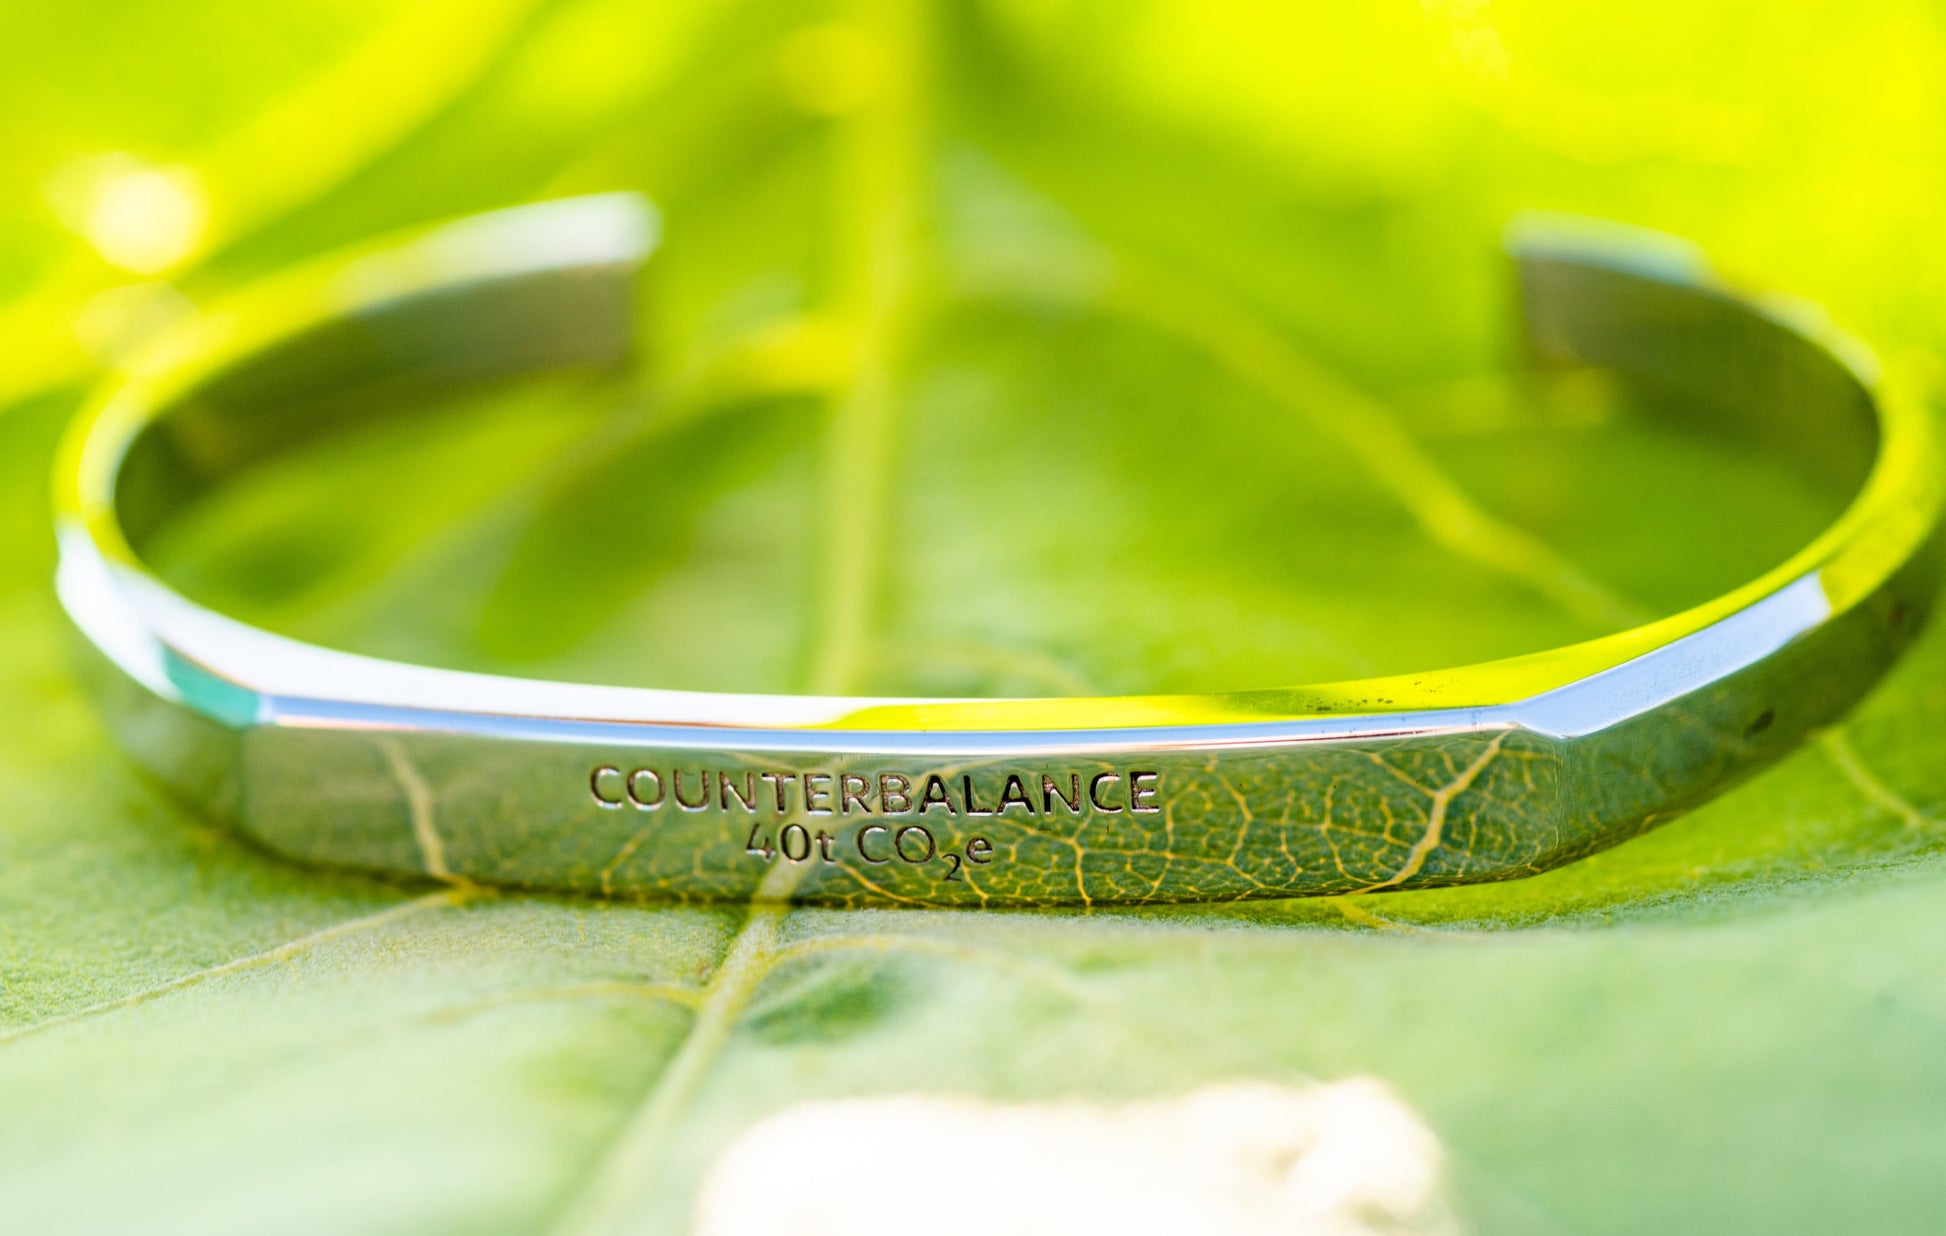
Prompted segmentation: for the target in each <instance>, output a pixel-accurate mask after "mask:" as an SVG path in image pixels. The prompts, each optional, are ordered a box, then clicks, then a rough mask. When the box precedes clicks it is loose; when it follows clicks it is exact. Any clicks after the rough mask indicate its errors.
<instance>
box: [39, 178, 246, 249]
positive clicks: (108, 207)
mask: <svg viewBox="0 0 1946 1236" xmlns="http://www.w3.org/2000/svg"><path fill="white" fill-rule="evenodd" d="M48 196H49V197H50V198H51V199H52V200H53V203H54V208H55V211H56V212H57V213H58V214H59V215H60V217H61V221H62V222H63V223H65V224H67V226H68V227H69V228H70V229H71V230H73V231H75V232H77V233H79V234H80V235H81V236H82V238H83V239H85V240H86V241H87V242H88V243H89V244H91V245H93V246H94V248H95V252H97V253H99V254H100V255H101V257H102V260H103V261H106V262H108V263H109V264H110V265H112V266H119V267H120V268H122V269H123V270H127V271H133V272H134V273H136V274H138V275H153V274H159V273H160V272H162V271H165V270H168V269H169V268H170V267H172V266H177V265H180V264H181V263H182V262H184V261H186V260H188V259H189V258H191V257H193V256H194V255H195V254H196V252H197V251H198V250H199V249H201V248H202V246H203V241H204V240H205V239H206V238H207V236H208V233H209V213H210V211H209V194H208V192H207V190H206V189H205V188H204V185H203V178H202V177H201V176H200V175H198V174H197V172H196V169H194V168H192V167H186V166H183V165H181V164H171V165H167V166H163V165H158V164H153V163H148V162H145V161H144V160H142V159H140V158H138V157H136V156H135V155H132V154H126V153H116V154H106V155H97V156H93V157H90V158H86V159H77V160H75V161H73V162H71V163H69V164H67V165H66V166H65V167H63V168H62V169H61V170H60V171H59V172H57V173H56V174H55V176H54V179H53V181H52V183H51V184H50V185H49V186H48Z"/></svg>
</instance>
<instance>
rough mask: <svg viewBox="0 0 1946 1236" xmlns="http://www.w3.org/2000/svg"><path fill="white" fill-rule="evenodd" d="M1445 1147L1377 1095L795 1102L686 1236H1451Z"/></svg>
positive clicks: (756, 1140) (707, 1198)
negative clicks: (1083, 1235)
mask: <svg viewBox="0 0 1946 1236" xmlns="http://www.w3.org/2000/svg"><path fill="white" fill-rule="evenodd" d="M1440 1163H1441V1152H1440V1146H1439V1141H1438V1139H1437V1138H1436V1137H1434V1136H1433V1133H1432V1131H1431V1130H1430V1129H1428V1128H1427V1127H1426V1125H1425V1124H1424V1122H1423V1121H1421V1120H1420V1119H1419V1117H1418V1116H1417V1115H1416V1114H1415V1113H1414V1112H1413V1111H1412V1109H1410V1108H1408V1107H1407V1106H1405V1104H1403V1103H1402V1102H1400V1101H1399V1100H1398V1099H1397V1098H1396V1097H1394V1096H1393V1095H1392V1093H1391V1092H1390V1091H1389V1090H1387V1089H1386V1088H1385V1087H1384V1086H1383V1085H1382V1084H1380V1083H1379V1082H1377V1081H1373V1080H1369V1079H1363V1078H1360V1079H1354V1080H1351V1081H1346V1082H1340V1083H1336V1084H1333V1085H1318V1086H1310V1087H1304V1088H1288V1087H1279V1086H1270V1085H1261V1084H1237V1085H1221V1086H1210V1087H1206V1088H1204V1089H1201V1090H1195V1091H1191V1092H1190V1093H1188V1094H1186V1095H1182V1096H1181V1097H1178V1098H1173V1099H1158V1100H1150V1101H1146V1102H1139V1103H1130V1104H1126V1105H1121V1106H1106V1105H1094V1104H1086V1103H1078V1102H1071V1103H1050V1104H1029V1105H1018V1106H1011V1105H1004V1104H996V1103H986V1102H979V1101H975V1100H970V1099H948V1098H934V1097H927V1096H923V1095H894V1096H889V1097H885V1098H868V1099H847V1100H838V1101H832V1102H819V1103H807V1104H804V1105H802V1106H799V1107H795V1108H791V1109H789V1110H787V1111H784V1112H782V1113H780V1114H778V1115H776V1116H773V1117H771V1118H770V1119H768V1120H765V1121H763V1122H761V1123H759V1124H757V1125H756V1126H754V1127H753V1128H751V1129H750V1130H749V1131H748V1132H746V1133H745V1134H744V1135H743V1136H742V1137H741V1138H739V1139H738V1140H737V1141H736V1142H735V1143H733V1144H732V1145H731V1146H730V1147H729V1149H727V1150H726V1151H725V1152H724V1153H723V1155H722V1156H721V1157H720V1158H719V1159H718V1160H717V1162H716V1165H715V1166H714V1168H713V1169H712V1170H711V1172H710V1174H709V1176H708V1178H707V1179H706V1180H705V1182H704V1185H703V1191H702V1196H701V1200H700V1201H699V1203H698V1209H697V1222H696V1228H695V1230H696V1233H697V1236H812V1234H813V1233H817V1234H819V1236H830V1234H835V1233H844V1234H845V1236H879V1234H881V1233H883V1234H884V1236H892V1234H894V1233H897V1234H899V1236H906V1234H908V1233H911V1232H921V1231H922V1232H927V1233H929V1234H931V1236H960V1234H964V1236H973V1234H975V1233H979V1234H982V1236H989V1234H991V1233H994V1232H1006V1233H1009V1236H1041V1234H1043V1233H1045V1234H1046V1236H1056V1234H1059V1236H1071V1234H1072V1233H1076V1232H1114V1233H1117V1236H1147V1234H1149V1233H1154V1234H1155V1236H1164V1234H1165V1233H1166V1234H1167V1236H1184V1234H1185V1233H1197V1234H1198V1236H1205V1234H1217V1233H1220V1234H1221V1236H1257V1234H1258V1233H1262V1234H1264V1236H1269V1234H1270V1233H1278V1234H1279V1236H1289V1234H1291V1233H1306V1234H1317V1236H1362V1234H1365V1233H1377V1232H1384V1233H1392V1234H1404V1233H1445V1232H1451V1231H1454V1230H1455V1224H1454V1222H1453V1219H1452V1216H1451V1213H1450V1211H1449V1210H1448V1208H1447V1206H1446V1203H1445V1198H1444V1195H1443V1192H1442V1190H1441V1187H1440Z"/></svg>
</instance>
